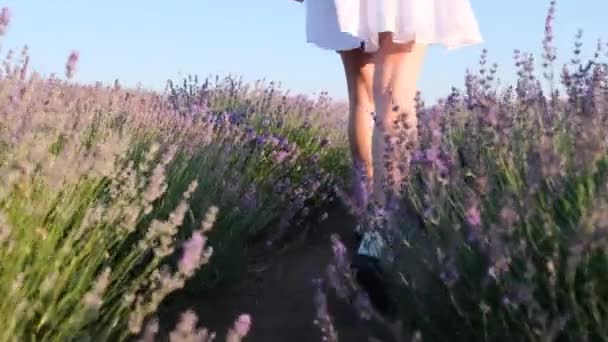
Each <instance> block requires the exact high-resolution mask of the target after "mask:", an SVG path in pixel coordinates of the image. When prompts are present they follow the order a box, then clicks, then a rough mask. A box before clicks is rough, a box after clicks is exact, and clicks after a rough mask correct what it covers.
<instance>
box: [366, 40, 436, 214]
mask: <svg viewBox="0 0 608 342" xmlns="http://www.w3.org/2000/svg"><path fill="white" fill-rule="evenodd" d="M425 50H426V48H425V46H424V45H421V44H416V43H415V42H411V43H407V44H397V43H395V42H393V39H392V33H389V32H387V33H381V34H380V49H379V50H378V52H377V53H376V54H375V70H374V71H375V72H374V82H373V93H374V100H375V105H376V106H375V112H376V122H375V126H374V127H375V130H374V137H373V144H372V145H373V149H372V151H373V153H372V154H373V163H374V164H373V168H374V170H373V174H374V197H375V199H376V200H377V201H378V203H379V204H380V205H381V206H384V205H386V201H387V195H388V194H390V193H395V192H398V191H399V190H400V189H399V188H400V185H401V181H402V179H403V178H402V177H404V175H403V174H401V172H400V171H399V170H398V168H396V167H392V169H391V168H387V161H391V160H393V161H394V160H395V158H404V157H405V158H408V159H409V156H402V155H395V151H391V150H390V145H389V144H388V142H389V137H394V135H395V132H396V129H395V123H396V121H397V120H398V119H399V116H401V115H404V117H405V120H404V121H405V122H403V124H404V126H405V130H406V134H407V136H408V139H409V140H410V141H409V145H410V146H413V145H415V143H416V139H417V127H416V126H417V123H418V122H417V117H416V112H415V111H416V104H415V98H416V92H417V86H416V83H417V81H418V76H419V74H420V70H421V68H422V62H423V60H424V55H425ZM410 152H411V151H410ZM387 158H388V159H387ZM408 162H409V160H408ZM406 172H407V171H406Z"/></svg>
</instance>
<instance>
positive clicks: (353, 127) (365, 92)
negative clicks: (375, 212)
mask: <svg viewBox="0 0 608 342" xmlns="http://www.w3.org/2000/svg"><path fill="white" fill-rule="evenodd" d="M340 56H341V57H342V63H343V65H344V72H345V74H346V83H347V87H348V100H349V111H350V115H349V120H348V137H349V141H350V149H351V154H352V159H353V164H354V165H353V166H354V169H355V171H356V175H357V176H361V177H363V178H364V179H365V182H364V183H363V184H360V183H361V180H360V179H355V182H356V184H355V189H354V190H355V196H356V197H358V198H356V201H357V202H358V203H357V206H358V207H359V208H358V209H359V210H362V209H364V206H365V205H366V203H365V202H366V199H365V197H367V192H370V191H371V182H372V180H373V164H372V132H373V125H372V121H371V120H372V112H373V110H374V101H373V91H372V83H373V77H374V65H373V60H372V55H370V54H368V53H365V52H364V51H363V50H362V49H356V50H349V51H342V52H340Z"/></svg>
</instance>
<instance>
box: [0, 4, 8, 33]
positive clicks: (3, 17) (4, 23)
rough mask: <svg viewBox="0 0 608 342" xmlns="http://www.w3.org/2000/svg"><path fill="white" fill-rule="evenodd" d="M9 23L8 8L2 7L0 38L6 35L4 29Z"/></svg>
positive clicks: (0, 12)
mask: <svg viewBox="0 0 608 342" xmlns="http://www.w3.org/2000/svg"><path fill="white" fill-rule="evenodd" d="M10 22H11V11H10V9H9V8H8V7H3V8H2V11H0V36H2V35H4V34H5V33H6V29H7V28H8V25H9V24H10Z"/></svg>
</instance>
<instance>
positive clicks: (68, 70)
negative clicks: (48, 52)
mask: <svg viewBox="0 0 608 342" xmlns="http://www.w3.org/2000/svg"><path fill="white" fill-rule="evenodd" d="M79 58H80V55H79V54H78V52H77V51H72V52H71V53H70V56H69V57H68V61H67V62H66V64H65V76H66V77H67V78H72V77H73V76H74V72H75V71H76V65H77V64H78V60H79Z"/></svg>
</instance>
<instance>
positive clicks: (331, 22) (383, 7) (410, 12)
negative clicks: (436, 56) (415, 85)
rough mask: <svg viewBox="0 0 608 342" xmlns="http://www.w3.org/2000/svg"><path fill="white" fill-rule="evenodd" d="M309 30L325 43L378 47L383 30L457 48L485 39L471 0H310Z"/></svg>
mask: <svg viewBox="0 0 608 342" xmlns="http://www.w3.org/2000/svg"><path fill="white" fill-rule="evenodd" d="M305 2H306V36H307V40H308V42H309V43H313V44H315V45H317V46H319V47H321V48H323V49H329V50H335V51H344V50H352V49H356V48H359V47H361V46H363V47H364V48H365V50H366V51H368V52H374V51H376V50H377V49H378V47H379V45H378V35H379V33H381V32H392V33H393V40H394V41H395V42H397V43H409V42H411V41H416V42H417V43H421V44H425V45H435V44H438V45H443V46H444V47H446V48H447V49H455V48H459V47H463V46H467V45H473V44H477V43H481V42H482V41H483V39H482V36H481V33H480V32H479V27H478V24H477V20H476V18H475V15H474V13H473V10H472V8H471V4H470V3H469V0H305Z"/></svg>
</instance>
